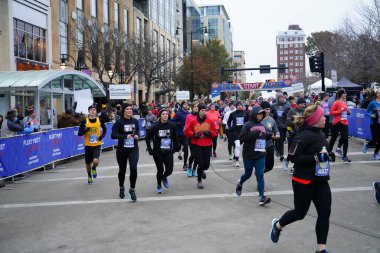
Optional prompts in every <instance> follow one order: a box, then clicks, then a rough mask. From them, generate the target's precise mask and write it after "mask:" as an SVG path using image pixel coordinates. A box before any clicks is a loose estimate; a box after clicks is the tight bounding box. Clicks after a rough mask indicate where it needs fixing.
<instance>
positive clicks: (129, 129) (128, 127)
mask: <svg viewBox="0 0 380 253" xmlns="http://www.w3.org/2000/svg"><path fill="white" fill-rule="evenodd" d="M134 130H135V125H124V132H125V133H128V132H133V131H134Z"/></svg>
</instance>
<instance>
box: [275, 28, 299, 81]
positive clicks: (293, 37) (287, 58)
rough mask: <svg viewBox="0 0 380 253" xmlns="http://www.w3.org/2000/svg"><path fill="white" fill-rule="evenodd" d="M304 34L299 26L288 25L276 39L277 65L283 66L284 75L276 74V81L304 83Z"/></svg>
mask: <svg viewBox="0 0 380 253" xmlns="http://www.w3.org/2000/svg"><path fill="white" fill-rule="evenodd" d="M305 43H306V35H305V32H304V31H303V30H302V29H301V28H300V27H299V25H289V27H288V30H287V31H281V32H279V33H278V35H277V37H276V47H277V64H278V65H279V64H285V66H286V67H288V69H287V70H286V73H278V75H277V78H278V80H286V79H290V80H292V81H293V82H294V83H300V82H304V81H305V72H306V66H305V58H306V57H305Z"/></svg>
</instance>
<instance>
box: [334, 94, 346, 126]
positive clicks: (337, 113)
mask: <svg viewBox="0 0 380 253" xmlns="http://www.w3.org/2000/svg"><path fill="white" fill-rule="evenodd" d="M342 109H343V110H342ZM347 109H348V108H347V104H346V103H342V102H341V101H340V100H337V101H335V102H334V104H333V105H332V106H331V109H330V115H333V116H334V120H333V122H332V124H333V125H336V124H337V123H338V122H340V123H342V124H343V125H348V120H347V114H348V110H347ZM342 114H344V116H345V119H343V120H342Z"/></svg>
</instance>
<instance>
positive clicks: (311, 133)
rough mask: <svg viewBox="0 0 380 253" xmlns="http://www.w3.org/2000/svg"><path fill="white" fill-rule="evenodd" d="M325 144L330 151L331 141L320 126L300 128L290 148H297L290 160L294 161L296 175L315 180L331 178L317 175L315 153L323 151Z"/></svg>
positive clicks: (294, 173)
mask: <svg viewBox="0 0 380 253" xmlns="http://www.w3.org/2000/svg"><path fill="white" fill-rule="evenodd" d="M323 146H325V147H326V148H327V150H328V152H330V150H329V143H328V142H327V140H326V138H325V136H324V134H323V132H322V130H321V129H320V128H317V127H312V126H305V127H303V128H301V129H300V130H299V132H298V133H297V135H296V137H295V139H294V141H293V144H292V147H291V149H290V150H295V151H294V155H290V161H291V162H292V163H294V171H293V176H294V177H297V178H301V179H308V180H313V181H321V180H322V181H326V180H329V179H330V176H325V177H317V176H315V164H316V161H315V155H316V154H318V153H319V152H321V150H322V147H323Z"/></svg>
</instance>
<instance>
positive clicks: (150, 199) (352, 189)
mask: <svg viewBox="0 0 380 253" xmlns="http://www.w3.org/2000/svg"><path fill="white" fill-rule="evenodd" d="M371 190H372V187H350V188H332V189H331V192H333V193H334V192H358V191H371ZM266 194H267V195H268V196H276V195H291V194H293V191H292V190H284V191H271V192H266ZM256 196H258V194H257V193H243V194H242V195H241V196H240V197H256ZM240 197H239V198H240ZM216 198H238V197H237V196H236V194H235V193H233V194H232V193H231V194H228V193H223V194H206V195H188V196H162V197H144V198H138V200H137V202H154V201H173V200H199V199H216ZM125 202H129V200H128V199H124V200H122V199H98V200H88V201H82V200H76V201H61V202H58V201H57V202H40V203H20V204H2V205H0V209H12V208H28V207H49V206H72V205H88V204H109V203H125Z"/></svg>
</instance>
